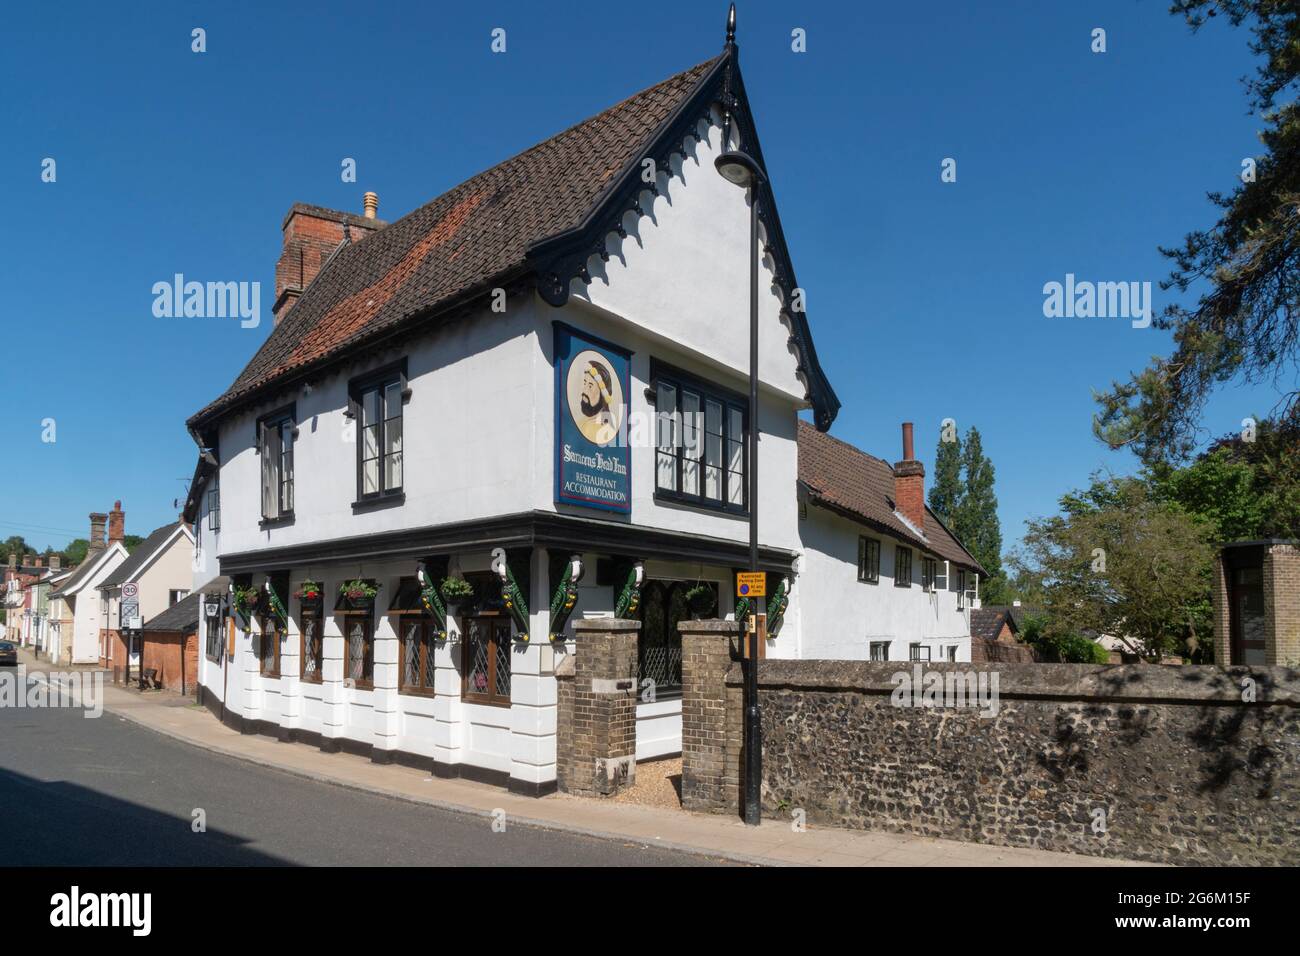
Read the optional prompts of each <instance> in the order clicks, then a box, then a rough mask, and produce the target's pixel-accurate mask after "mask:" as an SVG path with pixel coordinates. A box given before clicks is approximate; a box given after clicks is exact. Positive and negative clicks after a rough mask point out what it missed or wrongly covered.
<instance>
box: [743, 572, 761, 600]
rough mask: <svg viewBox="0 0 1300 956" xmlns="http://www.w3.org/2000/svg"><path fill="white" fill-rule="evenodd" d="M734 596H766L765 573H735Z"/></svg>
mask: <svg viewBox="0 0 1300 956" xmlns="http://www.w3.org/2000/svg"><path fill="white" fill-rule="evenodd" d="M736 597H767V575H766V574H765V573H764V572H762V571H742V572H740V573H739V574H737V575H736Z"/></svg>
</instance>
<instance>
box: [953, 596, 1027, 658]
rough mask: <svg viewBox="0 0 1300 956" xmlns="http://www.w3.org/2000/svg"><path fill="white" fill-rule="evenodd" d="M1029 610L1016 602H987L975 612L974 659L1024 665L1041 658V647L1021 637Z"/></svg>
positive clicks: (972, 635) (972, 617)
mask: <svg viewBox="0 0 1300 956" xmlns="http://www.w3.org/2000/svg"><path fill="white" fill-rule="evenodd" d="M1028 610H1029V609H1026V608H1022V607H1021V606H1020V604H1019V603H1016V604H1014V605H1011V606H1006V605H1002V606H997V605H985V606H984V607H979V608H976V609H975V610H973V611H971V616H970V643H971V657H970V659H971V660H972V661H975V662H984V661H1002V662H1006V663H1021V664H1031V663H1034V662H1035V661H1037V660H1039V656H1038V652H1037V650H1036V649H1035V648H1033V647H1031V646H1030V645H1028V644H1026V643H1024V642H1023V641H1021V639H1020V629H1021V624H1022V622H1023V621H1024V618H1025V614H1026V613H1027V611H1028Z"/></svg>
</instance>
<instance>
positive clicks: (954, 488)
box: [930, 428, 963, 528]
mask: <svg viewBox="0 0 1300 956" xmlns="http://www.w3.org/2000/svg"><path fill="white" fill-rule="evenodd" d="M962 489H963V485H962V480H961V436H960V435H958V434H957V432H956V429H955V428H954V429H953V431H952V440H951V441H944V440H943V435H942V433H941V435H940V438H939V447H938V449H937V450H936V451H935V453H934V481H933V483H932V484H931V485H930V510H931V511H933V512H934V513H935V514H936V515H938V516H939V520H940V521H942V522H943V523H944V524H946V525H947V526H948V527H949V528H951V527H952V526H953V522H954V518H955V516H956V514H957V506H958V505H959V504H960V503H961V496H962Z"/></svg>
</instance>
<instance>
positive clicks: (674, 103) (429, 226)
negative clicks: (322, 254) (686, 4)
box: [188, 44, 839, 432]
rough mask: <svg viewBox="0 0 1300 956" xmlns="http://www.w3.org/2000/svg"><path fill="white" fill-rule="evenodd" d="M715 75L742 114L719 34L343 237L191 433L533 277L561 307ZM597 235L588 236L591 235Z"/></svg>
mask: <svg viewBox="0 0 1300 956" xmlns="http://www.w3.org/2000/svg"><path fill="white" fill-rule="evenodd" d="M724 80H726V81H727V82H729V83H730V88H731V93H732V95H734V96H735V97H736V99H737V103H738V104H739V105H738V107H737V110H736V122H737V123H748V121H749V115H750V114H749V111H748V109H747V104H745V102H744V87H743V82H742V81H741V78H740V73H739V67H738V65H737V60H736V52H735V47H734V46H732V45H730V44H729V45H728V47H727V50H726V51H725V52H724V53H723V54H722V55H720V56H717V57H714V58H712V59H710V60H707V61H705V62H703V63H700V64H698V65H697V66H693V67H691V68H690V69H689V70H685V71H683V72H681V73H678V74H676V75H675V76H672V77H670V78H668V79H667V80H664V81H663V82H662V83H659V84H657V85H655V86H652V87H650V88H649V89H646V90H643V91H642V92H640V93H637V94H636V95H634V96H631V97H629V98H628V99H626V100H624V101H623V102H621V103H619V104H617V105H615V106H612V107H610V108H609V109H607V110H605V111H604V112H602V113H600V114H598V115H596V116H594V117H592V118H591V119H588V120H585V121H584V122H581V123H579V124H577V125H576V126H573V127H570V128H569V129H567V130H565V131H564V132H562V133H559V134H558V135H556V136H553V137H551V138H550V139H548V140H545V141H544V142H542V143H539V144H538V145H536V146H533V147H532V148H531V149H527V150H525V151H524V152H522V153H519V154H518V155H517V156H514V157H513V158H511V159H508V160H506V161H505V162H502V163H500V164H498V165H497V166H494V167H492V168H491V169H489V170H487V171H485V172H482V173H479V174H478V175H476V176H474V177H472V178H470V179H468V180H466V181H465V182H464V183H461V184H460V185H459V186H456V187H455V188H453V189H451V190H449V191H447V192H445V193H443V194H442V195H441V196H439V197H438V198H436V199H434V200H433V201H432V202H429V203H427V204H426V205H424V206H421V207H420V208H419V209H417V210H415V211H414V212H412V213H410V214H408V215H406V216H403V217H402V218H401V219H398V220H397V221H396V222H393V223H391V224H390V225H388V226H385V227H384V228H382V229H379V230H376V231H375V232H373V233H370V234H368V235H365V236H364V237H363V238H360V239H359V240H358V239H355V238H354V240H353V241H352V242H351V243H347V242H345V243H344V244H343V245H341V246H340V247H338V249H337V250H336V251H335V252H334V253H333V254H332V255H331V257H330V260H329V261H328V262H327V263H326V265H325V266H324V267H323V268H322V270H321V271H320V273H319V274H318V275H317V276H316V278H315V280H314V281H313V282H312V283H311V284H310V286H309V287H308V288H307V289H306V290H305V291H304V293H303V294H302V296H301V297H300V298H299V299H298V301H297V302H296V303H295V304H294V305H293V307H292V308H291V309H290V310H289V311H288V312H287V313H286V314H285V315H284V317H283V319H282V320H281V321H280V322H279V323H278V324H277V325H276V326H275V328H273V329H272V331H271V333H270V335H269V336H268V337H267V339H266V341H265V342H264V343H263V344H262V347H261V348H260V349H258V351H257V353H256V354H255V355H254V356H253V358H252V360H251V361H250V362H249V363H248V365H247V366H246V367H245V368H244V370H243V371H242V372H240V374H239V375H238V377H237V378H236V379H235V381H234V382H233V383H232V384H231V386H230V387H229V388H228V389H227V390H226V391H225V392H224V393H223V394H222V395H221V396H220V397H218V398H217V399H216V400H215V401H213V402H212V403H210V404H209V405H207V406H206V407H205V408H203V409H202V410H200V411H199V412H197V413H196V414H195V415H193V416H191V418H190V419H189V422H188V424H189V426H190V428H191V430H192V431H194V432H198V431H199V430H201V429H202V428H204V427H206V426H207V425H209V424H210V423H211V422H213V421H214V420H215V419H216V418H217V417H218V416H219V415H220V414H221V413H222V412H224V411H226V410H228V409H231V408H233V407H235V406H237V405H240V404H242V403H244V402H251V401H255V400H257V399H258V398H259V397H261V396H263V395H264V394H266V393H269V392H271V391H273V390H274V388H276V387H278V386H279V385H283V384H288V382H289V381H291V380H292V379H294V377H295V376H297V375H303V374H306V373H307V372H308V371H310V370H311V369H314V368H318V367H321V366H324V365H327V364H329V362H331V361H333V360H337V359H338V358H340V357H341V356H342V355H343V354H345V353H349V352H351V351H353V350H357V349H364V348H367V347H369V346H370V345H372V344H374V343H377V342H380V341H385V340H387V339H389V338H390V337H391V336H393V335H396V334H402V333H404V332H405V331H406V330H408V329H409V330H414V329H416V328H421V327H424V326H425V325H426V324H431V323H432V322H433V321H434V320H442V319H443V318H449V317H454V316H456V315H458V314H461V313H462V312H463V311H464V310H466V309H468V308H471V307H473V305H474V303H476V302H478V301H480V300H483V301H486V300H485V298H484V297H485V296H486V295H488V294H490V293H491V290H492V289H494V288H497V287H502V288H504V287H514V286H515V285H517V284H524V283H528V282H533V281H535V282H536V283H537V285H538V289H539V291H540V292H542V294H543V295H544V296H545V297H546V298H547V300H548V301H550V302H551V303H552V304H556V305H558V304H560V300H562V299H563V298H565V297H567V294H568V292H567V290H568V287H569V281H570V279H571V278H573V277H574V276H575V275H578V274H580V273H581V272H582V271H585V269H586V262H587V260H588V257H589V255H592V254H596V253H597V252H598V251H600V250H603V248H604V237H605V236H606V234H607V233H608V232H610V231H613V230H614V229H615V225H616V222H615V218H611V217H616V218H617V220H619V221H621V217H622V216H623V214H624V211H625V209H624V207H625V206H630V205H631V204H632V203H635V201H636V197H637V196H639V194H640V192H641V191H642V190H643V189H645V184H644V183H643V182H641V181H640V179H639V173H640V163H641V160H642V158H643V157H646V156H651V157H653V158H655V159H656V161H660V160H663V161H662V162H659V168H666V163H667V159H668V157H669V156H670V155H671V151H673V150H675V151H677V152H680V151H681V148H682V137H683V135H690V134H691V133H692V132H693V131H694V129H695V124H696V123H697V122H698V121H699V119H701V118H702V117H703V115H705V113H706V112H707V109H708V107H709V105H710V103H712V102H713V100H714V99H716V98H718V97H719V96H720V95H721V90H722V88H723V83H724ZM697 111H698V112H697ZM749 143H750V146H751V153H752V154H753V155H754V156H755V158H756V159H758V160H759V161H760V162H761V161H762V154H761V149H759V147H758V141H757V136H756V134H753V133H752V132H751V134H750V140H749ZM761 189H762V193H761V202H760V213H759V215H760V216H761V217H762V218H763V220H764V223H765V225H766V226H767V230H768V244H769V246H770V247H771V250H772V256H773V259H774V260H775V261H776V262H777V264H778V269H777V281H778V283H779V284H781V285H783V286H788V287H789V288H787V289H786V291H787V292H789V291H790V290H791V289H792V288H793V287H794V285H795V282H794V273H793V268H792V266H790V264H789V254H788V251H787V249H786V246H785V240H784V236H783V234H782V233H781V229H780V222H779V219H778V218H777V215H776V209H775V202H774V201H773V200H772V198H771V192H770V184H768V183H766V182H765V183H764V184H763V186H762V187H761ZM629 197H630V198H629ZM605 213H610V215H609V216H607V215H605ZM607 219H608V220H609V221H606V220H607ZM354 236H355V233H354ZM593 237H595V240H596V241H598V243H599V245H598V247H593V246H592V242H593ZM789 298H790V297H789V296H788V295H787V296H786V301H789ZM787 314H788V316H789V318H790V321H791V326H792V329H793V333H794V340H795V343H796V346H797V348H798V349H799V350H800V353H801V361H800V366H801V371H802V373H803V374H804V375H805V376H806V378H807V381H808V383H809V397H810V400H811V401H812V403H813V406H814V409H815V410H816V413H817V419H818V424H819V426H820V427H823V428H829V427H830V423H831V421H832V420H833V419H834V417H835V413H836V411H838V409H839V400H838V399H837V398H836V397H835V394H834V391H833V390H832V389H831V387H830V383H829V381H828V380H827V379H826V377H825V374H824V373H823V372H822V370H821V366H820V364H819V363H818V361H817V355H816V351H815V349H814V348H813V345H812V339H811V335H810V333H809V331H808V326H807V318H806V316H805V314H804V313H803V312H801V311H797V312H793V313H787Z"/></svg>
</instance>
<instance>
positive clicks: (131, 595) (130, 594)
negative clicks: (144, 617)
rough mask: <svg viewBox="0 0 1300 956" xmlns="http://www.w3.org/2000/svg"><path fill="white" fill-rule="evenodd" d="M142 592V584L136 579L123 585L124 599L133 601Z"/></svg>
mask: <svg viewBox="0 0 1300 956" xmlns="http://www.w3.org/2000/svg"><path fill="white" fill-rule="evenodd" d="M139 593H140V586H139V585H138V584H136V583H135V582H134V581H128V582H126V584H123V585H122V600H124V601H132V600H134V599H135V598H136V596H137V595H138V594H139Z"/></svg>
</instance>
